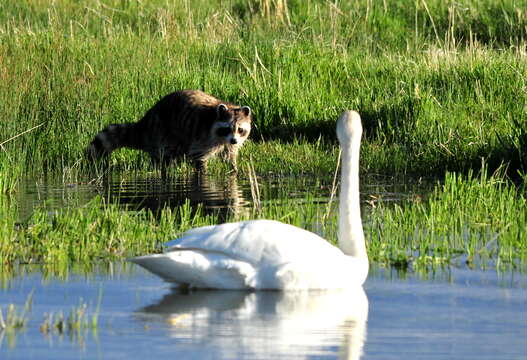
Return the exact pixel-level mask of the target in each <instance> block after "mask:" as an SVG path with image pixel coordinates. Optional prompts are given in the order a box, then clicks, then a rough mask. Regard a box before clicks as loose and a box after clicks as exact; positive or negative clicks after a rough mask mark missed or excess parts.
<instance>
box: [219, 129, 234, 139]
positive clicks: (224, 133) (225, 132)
mask: <svg viewBox="0 0 527 360" xmlns="http://www.w3.org/2000/svg"><path fill="white" fill-rule="evenodd" d="M231 132H232V130H231V128H230V127H220V128H218V129H217V130H216V135H218V136H224V137H225V136H227V135H229V134H230V133H231Z"/></svg>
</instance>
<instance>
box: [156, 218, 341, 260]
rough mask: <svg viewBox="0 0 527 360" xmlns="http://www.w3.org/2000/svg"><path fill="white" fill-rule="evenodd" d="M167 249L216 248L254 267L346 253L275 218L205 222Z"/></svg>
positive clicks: (167, 250)
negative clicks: (207, 224) (215, 222)
mask: <svg viewBox="0 0 527 360" xmlns="http://www.w3.org/2000/svg"><path fill="white" fill-rule="evenodd" d="M165 246H166V252H170V251H178V250H182V249H196V250H200V251H202V252H215V253H219V254H223V255H225V256H227V257H229V258H232V259H235V260H240V261H243V262H246V263H249V264H251V265H253V266H254V267H262V266H276V265H280V264H283V263H289V262H295V261H305V259H306V258H311V259H313V262H316V261H317V259H321V258H322V259H323V258H328V259H331V258H333V257H334V256H342V252H341V251H340V249H338V248H337V247H335V246H333V245H331V244H330V243H328V242H327V241H326V240H324V239H322V238H321V237H320V236H318V235H316V234H314V233H311V232H309V231H307V230H304V229H301V228H298V227H296V226H293V225H289V224H284V223H281V222H279V221H274V220H251V221H243V222H237V223H226V224H221V225H215V226H204V227H200V228H197V229H193V230H190V231H188V232H186V233H185V234H183V236H182V237H181V238H179V239H176V240H172V241H170V242H168V243H166V244H165Z"/></svg>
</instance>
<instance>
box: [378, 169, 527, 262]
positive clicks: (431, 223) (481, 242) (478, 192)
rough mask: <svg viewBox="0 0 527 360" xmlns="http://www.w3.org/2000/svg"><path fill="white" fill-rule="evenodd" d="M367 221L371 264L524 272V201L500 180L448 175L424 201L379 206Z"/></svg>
mask: <svg viewBox="0 0 527 360" xmlns="http://www.w3.org/2000/svg"><path fill="white" fill-rule="evenodd" d="M370 221H371V224H370V226H369V227H368V231H369V237H370V245H369V246H370V250H371V256H372V259H373V260H374V261H378V262H381V263H387V264H389V265H395V266H402V267H403V268H406V267H407V266H408V265H410V264H411V265H413V267H414V268H421V267H425V269H426V267H428V266H434V265H439V266H441V265H443V266H444V265H446V266H448V265H459V264H463V263H464V264H466V265H468V266H469V267H476V268H488V267H496V268H497V269H508V270H510V269H521V270H522V271H525V268H526V260H527V247H526V241H525V223H526V222H527V202H526V198H525V195H524V193H523V192H518V191H517V188H516V187H515V186H514V185H513V184H511V183H510V182H508V181H506V180H505V179H504V177H503V176H502V175H501V176H500V175H496V176H488V175H487V173H486V171H483V173H482V174H481V175H480V176H475V175H473V174H472V173H469V175H468V176H467V177H463V176H459V175H456V174H452V173H450V174H447V176H446V179H445V182H444V184H442V185H441V184H440V185H438V186H437V187H436V189H435V190H434V192H433V193H432V194H431V195H430V196H429V197H428V199H426V200H422V201H405V202H403V203H402V204H397V205H395V206H393V207H388V206H386V205H384V204H383V203H382V202H381V203H379V204H378V206H376V207H375V208H373V209H372V211H371V215H370Z"/></svg>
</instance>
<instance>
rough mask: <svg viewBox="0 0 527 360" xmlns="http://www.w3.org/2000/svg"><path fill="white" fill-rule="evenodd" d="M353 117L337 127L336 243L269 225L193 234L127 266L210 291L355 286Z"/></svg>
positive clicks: (363, 271)
mask: <svg viewBox="0 0 527 360" xmlns="http://www.w3.org/2000/svg"><path fill="white" fill-rule="evenodd" d="M361 136H362V125H361V120H360V116H359V114H358V113H356V112H354V111H346V112H344V113H343V114H342V115H341V116H340V118H339V120H338V122H337V137H338V139H339V142H340V145H341V147H342V171H341V177H342V180H341V192H340V205H339V230H338V245H339V247H338V248H337V247H335V246H333V245H331V244H330V243H329V242H327V241H326V240H324V239H323V238H321V237H320V236H318V235H316V234H313V233H311V232H309V231H306V230H304V229H301V228H298V227H295V226H292V225H288V224H284V223H281V222H278V221H273V220H251V221H242V222H237V223H227V224H221V225H214V226H204V227H200V228H197V229H192V230H189V231H187V232H186V233H184V234H183V236H182V237H181V238H179V239H176V240H173V241H170V242H168V243H166V244H165V245H166V247H167V248H166V250H165V252H164V253H162V254H153V255H146V256H140V257H136V258H133V259H130V261H132V262H134V263H136V264H138V265H141V266H142V267H144V268H146V269H147V270H149V271H151V272H152V273H154V274H157V275H159V276H161V277H162V278H164V279H165V280H167V281H170V282H175V283H178V284H186V285H189V286H190V287H196V288H216V289H277V290H290V289H335V288H345V287H349V286H361V285H362V284H363V283H364V281H365V280H366V277H367V275H368V256H367V253H366V245H365V242H364V233H363V230H362V221H361V216H360V200H359V151H360V140H361Z"/></svg>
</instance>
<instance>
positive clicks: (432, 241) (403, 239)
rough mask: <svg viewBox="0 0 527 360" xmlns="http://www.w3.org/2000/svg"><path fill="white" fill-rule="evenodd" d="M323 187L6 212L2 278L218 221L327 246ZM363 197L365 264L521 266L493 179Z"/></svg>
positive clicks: (519, 227) (512, 190)
mask: <svg viewBox="0 0 527 360" xmlns="http://www.w3.org/2000/svg"><path fill="white" fill-rule="evenodd" d="M312 185H313V184H312ZM255 186H258V185H257V184H255ZM314 186H319V185H316V184H314ZM320 186H322V185H320ZM326 189H327V192H328V194H327V196H322V197H320V195H314V194H313V193H311V192H310V190H309V189H308V190H307V191H306V192H305V193H302V196H297V195H296V194H293V193H291V191H292V190H291V189H288V188H285V187H277V188H275V187H273V188H268V187H267V186H261V185H259V186H258V191H257V192H258V194H259V199H261V201H260V202H259V203H258V204H259V205H258V206H257V207H253V208H250V207H245V208H243V211H232V212H229V213H227V215H225V214H218V213H212V214H206V213H204V212H203V209H202V208H201V207H198V208H197V209H196V208H193V207H192V206H190V202H189V201H187V202H186V203H185V204H183V205H181V206H176V207H174V208H170V207H164V208H162V209H161V210H160V211H159V212H158V213H156V214H155V215H154V214H153V213H152V212H151V210H145V209H143V210H137V211H132V210H128V211H124V210H123V208H122V207H121V206H120V205H119V204H116V203H109V202H107V200H104V199H103V198H101V197H96V198H95V199H93V200H92V201H91V202H89V203H88V204H86V205H85V206H83V207H80V208H74V209H67V208H63V209H59V210H56V211H53V212H50V211H46V210H37V211H35V212H34V214H33V215H32V216H31V217H30V218H29V219H27V220H26V221H24V222H23V223H17V224H15V223H14V220H12V219H15V218H16V217H14V216H8V217H7V218H6V220H2V221H3V223H2V227H1V230H2V234H0V235H1V236H0V238H1V239H2V240H1V242H0V260H1V263H2V264H3V265H2V277H3V278H9V277H10V276H13V269H16V268H17V267H18V265H20V264H39V265H40V268H41V269H43V270H42V271H43V272H44V273H45V274H54V275H59V276H67V274H68V271H69V270H70V269H72V267H73V266H75V267H77V268H78V267H79V266H81V267H82V268H83V269H84V271H87V269H88V270H89V269H91V268H93V267H94V266H96V265H97V264H100V263H108V262H112V261H122V260H123V259H126V258H129V257H132V256H136V255H140V254H145V253H152V252H157V251H160V250H161V247H160V245H161V244H162V243H163V242H165V241H168V240H171V239H173V238H175V237H177V236H179V235H180V234H182V233H183V232H184V231H186V230H188V229H190V228H193V227H197V226H202V225H209V224H217V223H220V222H223V221H238V220H246V219H257V218H267V219H275V220H279V221H282V222H286V223H290V224H293V225H296V226H299V227H302V228H306V229H308V230H310V231H313V232H315V233H318V234H320V235H321V236H322V237H324V238H326V239H328V240H329V241H331V242H333V243H336V233H337V222H338V213H337V211H336V207H337V203H336V202H334V203H332V204H330V207H329V208H328V203H327V201H328V200H327V199H328V196H329V192H330V189H329V188H327V187H326ZM269 192H273V193H272V195H271V194H270V193H269ZM312 194H313V195H312ZM363 196H364V197H365V199H367V200H368V201H367V202H364V203H363V221H364V224H365V235H366V238H367V241H368V253H369V257H370V259H371V260H372V262H375V263H380V264H385V265H387V266H395V267H398V268H400V269H404V270H406V269H413V270H416V271H423V272H427V271H429V270H431V269H436V268H441V267H448V266H451V265H454V266H459V265H462V266H469V267H475V268H492V267H495V268H496V269H499V270H501V269H515V270H519V271H525V270H526V269H527V266H526V265H527V263H526V260H527V247H526V245H525V244H526V242H525V235H524V224H525V223H526V221H527V202H526V199H525V196H524V195H523V192H522V191H520V190H519V189H518V188H517V187H516V186H515V185H514V184H512V183H511V182H510V181H508V180H506V178H505V177H504V176H503V175H500V174H495V175H493V176H489V175H487V173H486V171H482V173H481V175H474V174H472V173H470V174H469V175H467V176H461V175H456V174H454V173H449V174H448V175H447V176H446V179H445V182H444V183H438V184H437V185H436V187H435V189H434V190H433V192H432V193H431V194H430V195H428V196H426V197H424V198H421V197H418V196H416V197H411V198H409V199H406V200H402V201H400V202H397V203H394V202H393V201H391V200H390V199H387V201H384V199H382V198H380V199H376V200H375V201H371V200H372V198H371V197H369V195H368V194H363ZM269 199H275V200H269ZM246 206H247V205H246ZM238 210H239V209H238ZM328 210H329V211H328Z"/></svg>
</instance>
